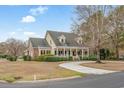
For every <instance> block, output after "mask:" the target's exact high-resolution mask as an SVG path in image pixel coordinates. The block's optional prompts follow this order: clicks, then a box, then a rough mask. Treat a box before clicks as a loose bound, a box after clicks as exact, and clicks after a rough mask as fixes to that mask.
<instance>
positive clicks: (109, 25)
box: [105, 6, 124, 59]
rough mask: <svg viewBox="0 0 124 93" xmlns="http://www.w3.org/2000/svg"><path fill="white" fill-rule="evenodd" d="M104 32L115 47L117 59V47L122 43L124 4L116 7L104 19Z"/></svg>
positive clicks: (117, 57)
mask: <svg viewBox="0 0 124 93" xmlns="http://www.w3.org/2000/svg"><path fill="white" fill-rule="evenodd" d="M105 29H106V30H105V31H106V34H107V35H108V36H109V38H110V40H111V42H112V45H113V46H114V48H113V49H115V56H116V59H119V48H120V47H121V45H123V44H124V42H123V39H122V38H123V37H124V36H123V32H124V6H119V7H116V8H115V9H114V10H113V11H111V12H110V13H109V16H108V17H107V19H106V27H105Z"/></svg>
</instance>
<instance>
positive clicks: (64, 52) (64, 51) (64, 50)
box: [64, 48, 65, 56]
mask: <svg viewBox="0 0 124 93" xmlns="http://www.w3.org/2000/svg"><path fill="white" fill-rule="evenodd" d="M64 56H65V48H64Z"/></svg>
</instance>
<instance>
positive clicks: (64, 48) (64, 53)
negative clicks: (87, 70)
mask: <svg viewBox="0 0 124 93" xmlns="http://www.w3.org/2000/svg"><path fill="white" fill-rule="evenodd" d="M63 55H64V56H65V48H64V54H63Z"/></svg>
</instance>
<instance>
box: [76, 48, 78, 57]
mask: <svg viewBox="0 0 124 93" xmlns="http://www.w3.org/2000/svg"><path fill="white" fill-rule="evenodd" d="M77 56H78V54H77V48H76V57H77Z"/></svg>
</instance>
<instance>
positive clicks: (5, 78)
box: [3, 76, 16, 83]
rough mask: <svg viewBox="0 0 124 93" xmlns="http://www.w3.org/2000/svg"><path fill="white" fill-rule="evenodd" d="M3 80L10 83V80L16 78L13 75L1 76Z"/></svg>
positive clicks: (12, 80)
mask: <svg viewBox="0 0 124 93" xmlns="http://www.w3.org/2000/svg"><path fill="white" fill-rule="evenodd" d="M3 80H5V81H7V82H8V83H12V82H14V81H16V79H15V78H14V77H13V76H6V77H3Z"/></svg>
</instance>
